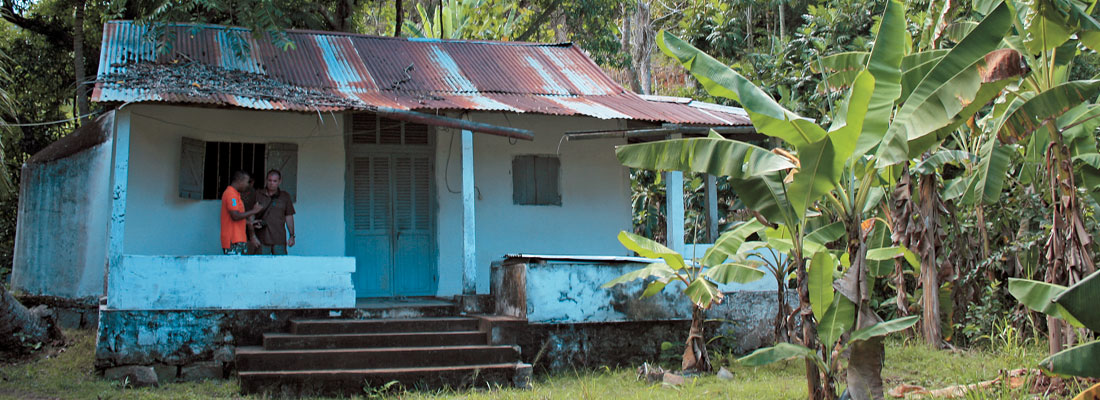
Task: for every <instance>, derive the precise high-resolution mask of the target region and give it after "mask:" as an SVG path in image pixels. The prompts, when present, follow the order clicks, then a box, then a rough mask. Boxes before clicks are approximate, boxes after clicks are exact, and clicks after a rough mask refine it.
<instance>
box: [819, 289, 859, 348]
mask: <svg viewBox="0 0 1100 400" xmlns="http://www.w3.org/2000/svg"><path fill="white" fill-rule="evenodd" d="M855 322H856V305H855V303H852V301H851V300H848V298H847V297H844V296H836V297H835V298H834V299H833V303H832V304H830V305H829V309H828V310H827V311H825V315H824V316H823V317H822V318H821V319H819V320H818V321H817V335H818V337H820V338H821V343H822V344H824V345H825V348H826V349H829V350H830V352H831V350H832V348H833V344H835V343H836V341H837V340H838V339H840V335H843V334H844V332H845V331H847V330H849V329H851V328H852V325H853V324H855Z"/></svg>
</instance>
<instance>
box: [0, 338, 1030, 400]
mask: <svg viewBox="0 0 1100 400" xmlns="http://www.w3.org/2000/svg"><path fill="white" fill-rule="evenodd" d="M66 334H67V336H68V338H69V341H70V343H69V345H68V346H67V347H65V348H64V349H53V350H48V351H47V354H49V356H39V357H37V358H36V359H33V360H27V361H24V362H19V363H15V364H8V363H5V365H4V366H2V367H0V399H9V398H12V399H52V398H61V399H206V398H262V397H256V396H241V395H239V394H238V386H237V382H236V381H235V380H226V381H211V382H202V383H174V384H166V385H162V386H161V387H159V388H145V389H124V388H122V387H121V386H120V385H119V384H118V383H115V382H110V381H106V380H103V379H100V378H99V377H97V376H96V375H95V374H94V372H93V368H92V359H93V352H94V341H95V334H94V332H90V331H69V332H66ZM886 352H887V356H886V367H885V369H884V370H883V377H884V378H885V380H886V389H887V390H889V389H890V388H893V387H894V386H896V385H897V384H899V383H907V384H912V385H920V386H924V387H926V388H928V389H938V388H942V387H946V386H951V385H957V384H970V383H977V382H980V381H984V380H989V379H993V378H995V377H997V375H998V374H999V373H1000V371H1002V370H1010V369H1015V368H1021V367H1030V366H1034V365H1035V364H1036V363H1037V362H1038V361H1039V360H1040V359H1041V358H1042V355H1043V351H1042V349H1040V348H1038V347H1016V348H1011V349H1006V350H1005V351H1002V352H996V353H994V352H989V351H984V350H968V351H931V350H927V349H925V348H924V347H923V346H921V345H920V344H919V343H915V342H914V343H908V342H907V341H905V340H902V339H896V340H890V341H888V342H887V348H886ZM732 358H733V357H732V356H719V357H717V358H716V360H715V363H716V364H718V365H724V366H726V367H727V368H728V369H729V370H730V371H731V372H733V375H734V379H733V380H731V381H724V380H720V379H718V378H717V377H715V376H713V375H711V376H705V377H700V378H696V379H694V380H692V379H691V378H689V379H688V381H687V383H686V384H685V385H683V386H680V387H672V386H662V385H660V384H657V385H650V384H646V383H644V382H639V381H637V380H636V379H635V373H634V371H633V370H631V369H627V368H621V369H613V368H604V369H599V370H587V371H565V372H559V373H556V374H553V375H544V376H536V377H535V381H534V385H533V386H534V388H533V389H532V390H516V389H493V390H482V389H475V390H469V391H454V390H441V391H433V392H418V391H389V392H388V393H386V394H385V396H382V393H380V391H374V390H370V388H367V390H365V391H364V393H363V394H362V395H361V396H359V398H380V397H395V398H396V397H400V398H407V399H448V398H463V399H606V398H625V399H681V398H722V399H799V398H805V390H806V387H805V380H804V375H803V364H802V362H801V361H787V362H781V363H776V364H772V365H769V366H766V367H757V368H751V367H743V366H740V365H737V364H736V363H735V362H733V361H732ZM1025 396H1027V394H1026V392H1025V391H1021V390H1007V389H1002V388H996V387H995V388H993V389H990V390H988V391H985V392H980V393H970V394H969V395H968V396H967V398H974V399H983V398H992V399H1001V398H1005V399H1009V398H1020V397H1025Z"/></svg>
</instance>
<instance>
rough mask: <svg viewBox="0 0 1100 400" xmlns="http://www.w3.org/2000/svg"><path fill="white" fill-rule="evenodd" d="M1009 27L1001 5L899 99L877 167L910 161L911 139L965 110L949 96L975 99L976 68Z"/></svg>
mask: <svg viewBox="0 0 1100 400" xmlns="http://www.w3.org/2000/svg"><path fill="white" fill-rule="evenodd" d="M1011 27H1012V13H1011V11H1010V10H1009V8H1008V5H1006V4H1003V3H1002V4H1001V5H999V6H997V7H996V8H995V9H993V11H992V12H991V13H990V14H989V15H988V16H986V17H985V19H983V20H982V21H981V22H980V23H979V24H978V26H977V27H975V28H974V30H973V31H972V32H970V34H969V35H967V36H966V38H964V39H963V40H962V41H960V42H959V43H958V44H957V45H956V46H955V47H953V48H952V49H951V50H950V51H949V52H948V53H947V55H945V56H944V57H943V58H942V59H941V60H940V61H939V62H938V63H936V66H935V67H933V68H932V69H931V70H930V71H929V72H928V74H927V75H925V76H924V78H923V79H922V80H921V82H920V84H918V85H917V86H916V88H914V89H913V93H912V94H910V95H909V96H908V97H906V98H903V99H902V100H901V103H902V106H901V109H900V110H898V112H897V113H896V114H895V115H894V120H893V122H892V123H891V124H890V128H889V130H887V132H886V134H885V135H884V136H883V139H882V143H881V144H880V145H879V148H878V152H877V157H878V159H879V161H880V162H881V164H880V165H892V164H897V163H900V162H903V161H907V160H909V156H910V153H909V146H908V142H909V141H910V140H914V139H917V138H920V137H922V136H924V135H926V134H928V133H931V132H934V131H935V130H937V129H939V128H942V127H943V126H945V125H947V124H949V123H951V120H952V119H953V118H954V117H955V116H956V115H957V113H958V111H960V110H962V108H963V107H965V106H959V105H958V103H959V102H958V101H952V97H953V96H955V95H958V94H963V97H964V98H967V99H973V98H974V97H975V95H976V93H977V91H978V88H979V87H980V83H981V80H980V74H979V73H978V71H977V67H976V66H975V65H976V64H978V63H979V62H980V61H983V60H984V59H985V55H986V54H988V53H989V52H990V51H993V50H994V49H996V48H997V46H998V44H999V43H1000V40H1001V38H1003V37H1004V36H1005V34H1006V33H1007V32H1008V30H1009V28H1011ZM958 91H963V93H958ZM967 104H969V103H967Z"/></svg>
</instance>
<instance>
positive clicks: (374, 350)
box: [236, 344, 516, 355]
mask: <svg viewBox="0 0 1100 400" xmlns="http://www.w3.org/2000/svg"><path fill="white" fill-rule="evenodd" d="M515 349H516V348H515V346H513V345H503V344H497V345H455V346H410V347H352V348H344V349H281V350H270V349H265V348H263V347H262V346H248V348H244V347H238V348H237V352H236V354H237V355H241V354H248V355H251V354H291V353H349V352H363V353H379V352H383V351H431V350H515ZM242 350H244V351H242ZM250 350H251V351H250ZM257 350H258V351H257Z"/></svg>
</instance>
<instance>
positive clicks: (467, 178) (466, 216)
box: [462, 130, 477, 295]
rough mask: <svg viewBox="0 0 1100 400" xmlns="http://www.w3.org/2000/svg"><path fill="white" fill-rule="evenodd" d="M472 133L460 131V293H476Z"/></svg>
mask: <svg viewBox="0 0 1100 400" xmlns="http://www.w3.org/2000/svg"><path fill="white" fill-rule="evenodd" d="M475 194H476V193H475V189H474V133H473V132H470V131H468V130H463V131H462V294H465V295H473V294H477V259H476V257H477V241H476V235H475V232H474V211H475V208H476V203H475V200H476V199H477V197H476V196H475Z"/></svg>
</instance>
